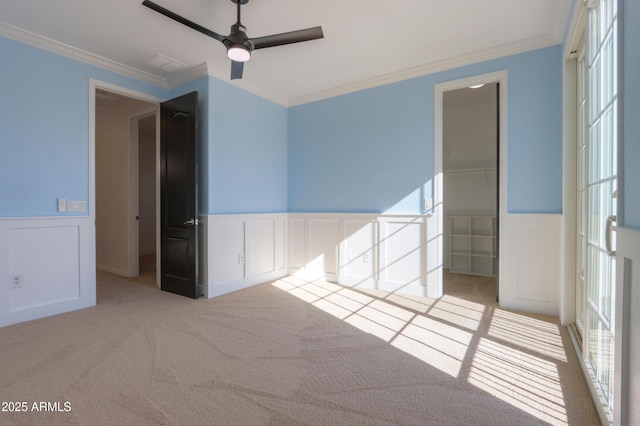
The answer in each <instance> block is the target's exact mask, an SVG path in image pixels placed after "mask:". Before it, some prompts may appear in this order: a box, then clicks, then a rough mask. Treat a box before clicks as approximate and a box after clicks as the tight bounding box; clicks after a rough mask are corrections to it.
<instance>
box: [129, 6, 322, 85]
mask: <svg viewBox="0 0 640 426" xmlns="http://www.w3.org/2000/svg"><path fill="white" fill-rule="evenodd" d="M231 2H232V3H235V4H236V5H237V16H238V19H237V22H236V23H235V24H233V25H232V26H231V33H230V34H229V35H228V36H223V35H220V34H218V33H216V32H215V31H212V30H210V29H208V28H205V27H203V26H201V25H199V24H196V23H195V22H193V21H190V20H188V19H186V18H184V17H182V16H180V15H178V14H176V13H174V12H172V11H170V10H168V9H165V8H164V7H162V6H160V5H158V4H156V3H154V2H152V1H149V0H144V1H143V2H142V4H143V5H144V6H146V7H148V8H150V9H152V10H155V11H156V12H158V13H160V14H162V15H164V16H166V17H167V18H170V19H173V20H174V21H177V22H180V23H181V24H183V25H186V26H188V27H189V28H191V29H194V30H196V31H198V32H200V33H202V34H204V35H207V36H209V37H211V38H214V39H216V40H218V41H219V42H221V43H222V44H224V45H225V47H226V48H227V56H228V57H229V59H231V79H232V80H234V79H240V78H242V72H243V69H244V63H245V62H247V61H248V60H249V59H251V53H252V52H253V50H254V49H265V48H267V47H276V46H282V45H285V44H292V43H300V42H303V41H310V40H316V39H320V38H324V33H323V32H322V27H313V28H307V29H304V30H297V31H290V32H287V33H280V34H273V35H268V36H264V37H257V38H253V39H250V38H249V37H248V36H247V32H246V30H247V29H246V27H245V26H244V25H242V24H241V23H240V7H241V6H242V5H243V4H247V3H248V2H249V0H231Z"/></svg>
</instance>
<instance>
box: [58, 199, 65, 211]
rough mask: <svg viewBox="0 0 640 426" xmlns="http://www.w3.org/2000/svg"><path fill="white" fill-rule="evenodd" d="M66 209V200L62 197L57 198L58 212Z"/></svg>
mask: <svg viewBox="0 0 640 426" xmlns="http://www.w3.org/2000/svg"><path fill="white" fill-rule="evenodd" d="M66 211H67V200H65V199H64V198H58V212H59V213H64V212H66Z"/></svg>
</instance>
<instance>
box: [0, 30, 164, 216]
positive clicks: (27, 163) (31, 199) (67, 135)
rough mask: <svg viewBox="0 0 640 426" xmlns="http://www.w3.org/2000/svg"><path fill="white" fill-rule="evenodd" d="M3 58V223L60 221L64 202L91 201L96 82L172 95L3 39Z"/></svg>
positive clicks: (0, 79) (0, 80) (0, 100)
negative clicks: (91, 115) (91, 81)
mask: <svg viewBox="0 0 640 426" xmlns="http://www.w3.org/2000/svg"><path fill="white" fill-rule="evenodd" d="M0 52H2V55H3V57H4V58H7V59H9V60H6V61H4V62H3V63H2V66H1V67H0V200H2V201H0V216H4V217H30V216H55V215H59V213H57V204H56V200H57V198H58V197H63V198H66V199H69V200H85V201H88V200H89V180H88V176H89V108H88V106H89V79H90V78H94V79H97V80H100V81H104V82H108V83H112V84H117V85H119V86H122V87H126V88H129V89H132V90H137V91H140V92H144V93H148V94H151V95H154V96H163V95H165V92H164V90H162V89H160V88H158V87H154V86H151V85H148V84H144V83H141V82H139V81H135V80H133V79H130V78H126V77H123V76H120V75H118V74H115V73H112V72H109V71H106V70H104V69H100V68H97V67H92V66H89V65H86V64H83V63H80V62H77V61H74V60H71V59H68V58H66V57H63V56H60V55H56V54H53V53H49V52H46V51H44V50H41V49H37V48H35V47H32V46H28V45H25V44H22V43H18V42H15V41H13V40H10V39H6V38H2V37H0ZM71 214H73V213H64V215H71ZM82 214H86V213H82Z"/></svg>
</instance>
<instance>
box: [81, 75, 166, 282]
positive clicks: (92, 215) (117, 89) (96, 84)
mask: <svg viewBox="0 0 640 426" xmlns="http://www.w3.org/2000/svg"><path fill="white" fill-rule="evenodd" d="M97 89H102V90H107V91H109V92H112V93H117V94H119V95H123V96H127V97H129V98H134V99H139V100H141V101H145V102H150V103H154V104H156V108H155V114H156V218H158V217H159V215H160V132H159V128H160V102H162V101H164V99H162V98H159V97H156V96H153V95H149V94H146V93H142V92H138V91H136V90H132V89H127V88H125V87H122V86H117V85H115V84H111V83H107V82H104V81H100V80H96V79H93V78H90V79H89V219H90V220H92V221H93V224H94V225H93V226H94V229H93V235H92V246H93V250H94V256H95V253H96V232H95V223H96V90H97ZM129 167H131V165H129ZM136 169H137V168H136ZM130 217H131V216H130ZM133 218H134V219H135V215H134V216H133ZM159 235H160V221H159V220H157V222H156V236H157V238H156V256H160V254H161V253H160V238H159ZM130 238H131V236H130ZM156 265H157V266H156V272H157V274H156V284H157V285H158V286H159V283H160V273H159V272H160V271H159V270H158V269H159V268H160V262H156ZM91 274H92V275H93V282H94V283H95V281H96V279H95V274H96V272H95V270H94V271H92V272H91Z"/></svg>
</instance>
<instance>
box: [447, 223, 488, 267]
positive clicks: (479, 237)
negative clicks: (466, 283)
mask: <svg viewBox="0 0 640 426" xmlns="http://www.w3.org/2000/svg"><path fill="white" fill-rule="evenodd" d="M496 229H497V222H496V217H495V216H460V215H456V216H450V217H449V271H451V272H455V273H462V274H471V275H483V276H495V275H496V269H497V257H496V251H497V250H496V248H497V242H496Z"/></svg>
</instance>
